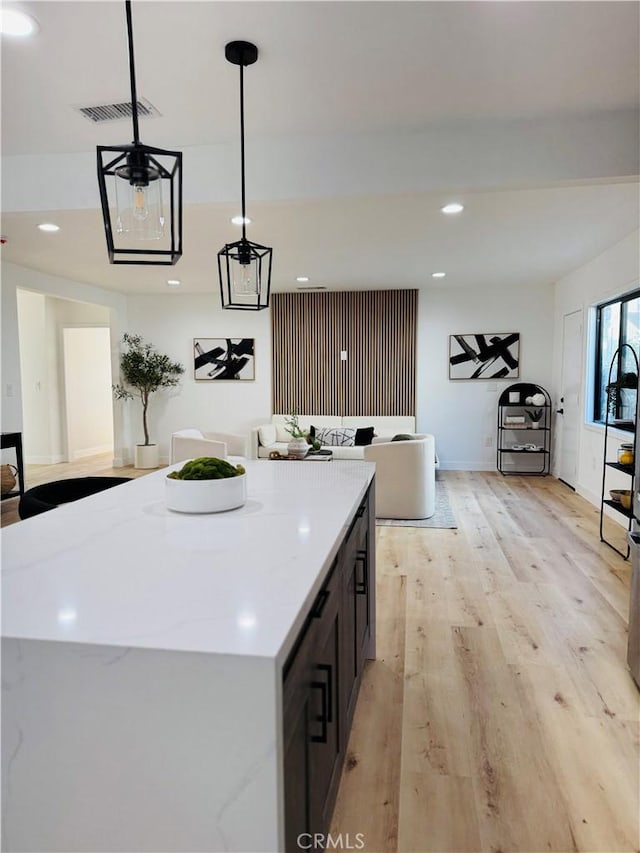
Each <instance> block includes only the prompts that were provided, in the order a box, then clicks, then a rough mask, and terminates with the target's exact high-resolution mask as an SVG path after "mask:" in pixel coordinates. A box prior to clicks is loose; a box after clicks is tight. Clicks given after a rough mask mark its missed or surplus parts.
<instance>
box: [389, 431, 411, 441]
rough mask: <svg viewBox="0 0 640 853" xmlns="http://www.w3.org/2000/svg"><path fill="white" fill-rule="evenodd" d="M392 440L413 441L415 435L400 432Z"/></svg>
mask: <svg viewBox="0 0 640 853" xmlns="http://www.w3.org/2000/svg"><path fill="white" fill-rule="evenodd" d="M391 441H413V436H412V435H403V434H402V433H399V434H398V435H394V436H393V438H392V439H391Z"/></svg>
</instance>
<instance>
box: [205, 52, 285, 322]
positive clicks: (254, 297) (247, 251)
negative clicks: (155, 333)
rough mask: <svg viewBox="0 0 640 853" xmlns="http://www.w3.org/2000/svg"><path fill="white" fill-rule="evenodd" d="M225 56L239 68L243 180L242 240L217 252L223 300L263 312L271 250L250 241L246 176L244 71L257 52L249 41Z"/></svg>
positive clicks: (227, 305) (225, 303)
mask: <svg viewBox="0 0 640 853" xmlns="http://www.w3.org/2000/svg"><path fill="white" fill-rule="evenodd" d="M224 55H225V57H226V58H227V60H228V61H229V62H231V63H232V64H233V65H239V66H240V171H241V179H242V237H241V239H240V240H238V241H237V242H236V243H227V244H226V245H225V247H224V249H220V251H219V252H218V274H219V276H220V297H221V299H222V307H223V308H235V309H238V310H240V311H260V310H261V309H262V308H267V307H268V306H269V290H270V288H271V256H272V251H273V250H272V249H269V248H267V246H261V245H260V244H259V243H252V242H251V241H250V240H247V211H246V195H245V176H244V67H245V65H253V63H254V62H255V61H256V60H257V59H258V48H257V47H256V46H255V44H251V43H250V42H248V41H231V42H229V44H227V45H226V47H225V49H224Z"/></svg>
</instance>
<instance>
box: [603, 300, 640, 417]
mask: <svg viewBox="0 0 640 853" xmlns="http://www.w3.org/2000/svg"><path fill="white" fill-rule="evenodd" d="M622 344H630V345H631V346H632V347H633V349H634V351H635V354H636V356H638V354H639V352H640V290H634V291H633V292H632V293H628V294H627V295H626V296H622V297H620V298H618V299H615V300H612V301H611V302H606V303H604V304H603V305H598V307H597V309H596V369H595V387H594V395H593V419H594V421H599V422H600V423H603V422H604V420H605V418H606V415H607V382H608V381H609V369H610V367H611V360H612V358H613V356H614V354H615V352H616V350H617V349H618V347H620V346H622ZM617 361H618V363H617V364H615V365H614V366H613V368H612V369H611V382H616V381H618V379H620V380H621V383H620V384H621V387H620V388H616V389H614V390H613V393H611V394H610V395H609V397H610V399H609V405H610V409H609V420H610V421H611V420H613V419H615V420H628V421H633V420H635V415H636V394H637V392H636V386H637V383H638V376H637V365H636V360H635V359H634V357H633V353H632V352H631V350H630V349H628V348H627V347H625V348H624V349H623V350H622V352H621V353H620V354H619V357H618V359H617ZM625 384H626V385H628V386H633V387H624V386H625Z"/></svg>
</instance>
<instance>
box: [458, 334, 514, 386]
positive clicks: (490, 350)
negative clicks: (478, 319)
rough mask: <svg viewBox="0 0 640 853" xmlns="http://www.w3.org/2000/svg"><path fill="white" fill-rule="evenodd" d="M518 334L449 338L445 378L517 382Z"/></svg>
mask: <svg viewBox="0 0 640 853" xmlns="http://www.w3.org/2000/svg"><path fill="white" fill-rule="evenodd" d="M519 375H520V333H519V332H509V333H507V334H502V333H500V334H498V333H495V332H484V333H481V334H477V335H449V379H517V378H518V376H519Z"/></svg>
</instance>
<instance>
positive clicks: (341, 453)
mask: <svg viewBox="0 0 640 853" xmlns="http://www.w3.org/2000/svg"><path fill="white" fill-rule="evenodd" d="M287 417H288V415H272V416H271V421H270V423H268V424H262V425H261V426H259V427H254V429H252V430H251V437H250V447H249V455H250V456H251V458H252V459H267V458H268V457H269V453H271V451H272V450H278V451H279V452H280V453H282V454H284V455H286V453H287V444H288V443H289V441H290V440H291V436H290V435H289V433H288V432H287V431H286V428H285V427H286V419H287ZM298 420H299V422H300V426H301V427H302V429H303V430H305V431H309V430H310V429H311V427H312V426H314V427H356V429H362V428H366V427H373V428H374V433H375V437H374V439H373V442H374V443H376V442H380V441H389V439H391V438H393V436H394V435H399V434H410V435H412V434H414V433H415V431H416V419H415V418H414V417H413V416H408V415H407V416H389V415H362V416H349V417H346V416H345V417H340V416H337V415H300V416H299V418H298ZM328 449H330V450H332V451H333V457H334V459H364V447H331V448H328Z"/></svg>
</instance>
